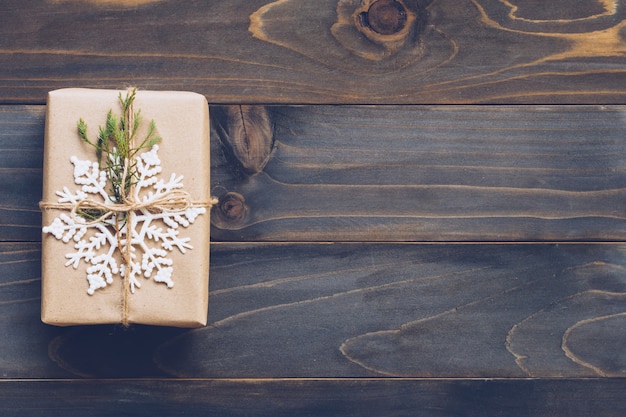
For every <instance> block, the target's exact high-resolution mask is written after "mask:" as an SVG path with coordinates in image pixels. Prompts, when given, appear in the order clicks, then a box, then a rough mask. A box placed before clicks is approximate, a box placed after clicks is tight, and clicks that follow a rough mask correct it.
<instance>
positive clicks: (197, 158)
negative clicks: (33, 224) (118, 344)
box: [41, 88, 210, 327]
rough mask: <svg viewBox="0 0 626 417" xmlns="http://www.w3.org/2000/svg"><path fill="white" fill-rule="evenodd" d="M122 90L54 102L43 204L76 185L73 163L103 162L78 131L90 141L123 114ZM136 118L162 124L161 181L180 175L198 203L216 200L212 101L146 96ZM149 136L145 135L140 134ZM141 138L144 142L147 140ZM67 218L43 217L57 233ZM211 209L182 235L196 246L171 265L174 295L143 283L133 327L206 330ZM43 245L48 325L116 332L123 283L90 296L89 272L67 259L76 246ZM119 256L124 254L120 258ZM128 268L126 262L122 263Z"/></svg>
mask: <svg viewBox="0 0 626 417" xmlns="http://www.w3.org/2000/svg"><path fill="white" fill-rule="evenodd" d="M120 92H121V93H122V94H123V95H125V94H126V92H125V91H115V90H92V89H78V88H76V89H75V88H69V89H61V90H56V91H52V92H50V93H49V95H48V103H47V116H46V133H45V146H44V171H43V174H44V180H43V198H42V201H43V202H53V203H55V202H57V200H58V196H57V195H56V194H55V193H56V191H58V190H62V189H63V187H68V188H69V189H70V190H71V191H74V190H76V189H79V187H80V186H78V185H76V184H75V183H74V176H73V170H74V166H73V165H72V164H71V162H70V158H71V157H72V156H76V157H78V159H82V160H91V161H96V160H97V159H96V156H95V149H94V148H93V147H92V146H90V145H88V144H85V143H84V142H82V141H81V140H80V138H79V136H78V134H77V128H76V124H77V122H78V120H79V118H81V117H82V118H83V119H84V120H85V121H86V123H87V126H88V137H89V138H96V137H97V135H98V127H99V126H103V125H104V123H105V121H106V114H107V112H108V111H109V110H110V109H113V113H114V114H118V115H120V114H121V108H120V105H119V100H118V96H119V94H120ZM134 109H135V111H137V110H141V115H142V119H143V122H142V126H144V127H145V126H148V124H149V122H150V120H154V121H155V123H156V126H157V133H158V134H159V136H161V138H162V140H161V141H160V142H159V152H158V155H159V158H160V160H161V167H162V169H163V171H162V172H161V173H160V174H159V178H160V179H164V180H167V179H169V177H170V176H171V175H172V173H175V174H177V175H183V176H184V179H183V184H184V189H185V190H186V191H187V192H189V193H190V194H191V197H192V199H193V200H194V201H208V199H209V196H210V191H209V189H210V180H209V172H210V162H209V161H210V158H209V152H210V144H209V114H208V104H207V102H206V99H205V98H204V96H201V95H199V94H195V93H187V92H157V91H141V90H140V91H138V92H137V97H136V100H135V103H134ZM140 133H141V131H140ZM140 137H141V136H140ZM61 212H62V210H58V209H45V210H43V213H42V215H43V220H42V221H43V224H44V225H49V224H51V223H52V221H53V220H54V218H56V217H58V216H59V214H60V213H61ZM209 214H210V209H209V208H207V212H206V213H205V214H202V215H200V216H199V217H198V218H197V219H196V220H195V222H194V223H193V224H191V225H190V226H189V227H186V228H185V227H182V226H181V227H179V229H181V235H182V236H185V237H189V238H191V241H190V244H191V245H192V246H193V249H191V250H187V251H186V253H185V254H182V253H180V252H179V251H178V249H176V248H174V249H173V250H172V251H171V252H169V254H168V257H170V258H171V259H172V260H173V268H174V273H173V277H172V279H173V281H174V286H173V287H172V288H167V286H166V285H165V284H163V283H156V282H154V281H153V280H152V278H149V279H148V278H143V276H142V277H140V279H141V288H138V289H136V290H135V292H134V293H133V294H130V295H129V298H128V305H129V311H128V319H129V320H128V321H129V323H138V324H149V325H160V326H175V327H200V326H204V325H206V321H207V311H208V280H209V233H210V219H209ZM42 238H43V242H42V313H41V316H42V320H43V321H44V322H45V323H48V324H53V325H58V326H68V325H83V324H110V323H121V322H122V321H123V308H122V297H123V293H124V289H123V284H122V278H121V277H119V276H118V275H115V276H114V282H113V283H112V284H110V285H108V286H107V287H106V288H102V289H98V290H96V291H95V293H94V294H93V295H88V294H87V288H88V286H89V285H88V283H87V279H86V268H87V266H88V265H87V264H86V263H85V262H84V261H81V264H80V266H79V267H78V269H74V268H73V267H72V266H65V263H66V261H67V259H66V254H67V253H70V252H73V251H74V249H73V244H74V242H73V241H70V242H68V243H64V242H63V241H62V240H57V239H56V238H55V237H54V236H53V235H51V234H48V233H44V234H43V236H42ZM117 255H119V253H117V251H116V256H117ZM119 259H120V260H119V263H121V257H120V258H119Z"/></svg>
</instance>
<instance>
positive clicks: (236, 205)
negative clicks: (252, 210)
mask: <svg viewBox="0 0 626 417" xmlns="http://www.w3.org/2000/svg"><path fill="white" fill-rule="evenodd" d="M245 201H246V200H245V198H244V197H243V196H242V195H241V194H239V193H234V192H229V193H226V194H224V195H223V196H222V197H220V199H219V202H218V203H217V215H218V216H219V217H220V219H221V220H223V221H226V222H228V223H240V222H242V221H243V220H244V219H245V217H246V213H247V211H248V208H247V207H246V205H245Z"/></svg>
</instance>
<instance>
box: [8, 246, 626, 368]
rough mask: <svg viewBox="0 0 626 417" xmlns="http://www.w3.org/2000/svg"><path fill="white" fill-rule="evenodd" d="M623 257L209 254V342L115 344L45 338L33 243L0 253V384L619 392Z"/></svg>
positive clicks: (158, 336) (225, 250) (625, 320)
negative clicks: (601, 387)
mask: <svg viewBox="0 0 626 417" xmlns="http://www.w3.org/2000/svg"><path fill="white" fill-rule="evenodd" d="M625 252H626V246H624V245H621V244H595V245H590V244H569V245H563V244H561V245H546V244H537V245H531V244H526V245H498V244H497V245H494V244H490V245H478V244H475V245H471V244H463V245H437V244H434V245H432V244H431V245H424V244H421V245H415V244H282V245H279V244H223V243H221V244H214V245H213V247H212V253H211V256H212V263H211V284H210V307H209V310H210V312H209V325H208V326H207V327H206V328H201V329H196V330H185V329H172V328H159V327H149V326H134V327H132V328H131V329H129V330H124V329H122V328H119V327H116V326H79V327H69V328H55V327H51V326H46V325H43V324H41V322H40V321H39V302H40V278H39V277H40V272H39V271H40V253H39V244H37V243H20V244H18V243H13V244H9V243H4V244H1V245H0V280H1V282H0V285H1V286H2V289H3V291H2V301H1V302H0V312H1V313H2V316H3V318H4V320H2V322H1V323H0V334H2V335H3V337H2V338H1V339H0V351H2V353H3V355H2V356H1V357H0V374H1V375H3V377H4V378H31V379H32V378H38V379H46V378H60V377H77V376H78V377H89V378H98V377H99V378H124V377H126V378H128V377H166V376H170V377H182V378H198V377H200V378H250V379H253V378H356V377H363V378H369V377H411V378H415V377H418V378H426V377H437V378H525V377H533V378H540V377H548V378H595V377H620V378H624V377H626V357H625V356H624V349H623V347H624V346H625V343H626V334H625V332H624V331H623V329H624V327H625V326H626V266H625V265H624V253H625ZM76 285H81V283H77V284H76Z"/></svg>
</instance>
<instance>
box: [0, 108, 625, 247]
mask: <svg viewBox="0 0 626 417" xmlns="http://www.w3.org/2000/svg"><path fill="white" fill-rule="evenodd" d="M212 109H213V110H212V111H213V113H214V114H220V112H219V111H218V110H219V109H218V108H217V107H212ZM43 111H44V109H43V107H40V106H34V107H21V106H2V107H1V108H0V127H1V128H0V132H2V134H1V135H0V148H1V149H2V152H0V154H1V155H2V157H0V191H1V192H2V194H3V196H4V202H3V203H2V205H1V206H0V213H1V214H2V217H1V219H2V221H0V223H1V224H0V239H1V240H3V241H39V239H40V224H41V223H40V222H41V220H40V215H39V212H38V208H37V204H38V202H39V200H40V198H41V180H40V176H41V164H42V142H43V139H42V135H43V123H44V115H43ZM625 111H626V108H625V107H623V106H601V107H599V106H574V107H567V106H510V107H507V106H499V107H490V106H480V107H478V106H469V107H429V106H403V107H386V106H385V107H383V106H379V107H376V106H374V107H372V106H357V107H350V106H332V107H330V106H303V107H291V106H284V107H283V106H279V107H270V108H269V112H268V114H269V118H270V119H269V123H271V125H272V126H273V130H272V131H273V135H274V136H273V138H272V140H270V141H267V140H266V139H267V134H268V133H266V134H263V135H260V138H257V139H256V140H260V141H265V142H263V143H264V145H263V146H272V148H268V149H267V154H269V159H268V160H267V161H264V160H262V159H263V158H265V156H264V155H266V154H265V153H263V152H262V150H258V149H257V152H260V153H259V154H258V156H257V158H261V160H262V161H261V162H262V164H261V165H259V166H258V167H256V168H250V167H249V168H248V169H243V168H242V167H241V164H240V163H239V161H238V160H236V159H235V158H234V156H233V155H234V153H233V152H231V151H229V150H228V147H227V146H225V144H226V145H229V146H230V145H231V144H230V142H228V141H225V140H221V139H224V136H223V134H222V136H220V134H218V132H217V131H216V130H215V131H213V133H212V139H211V140H212V160H211V165H212V187H213V188H212V192H213V193H214V194H215V195H217V196H220V197H221V198H222V202H221V204H220V206H219V208H218V209H217V210H216V211H215V212H214V213H213V214H214V215H213V217H212V221H213V224H214V229H213V234H212V237H213V238H214V239H217V240H227V241H520V240H526V241H546V240H549V241H572V240H573V241H589V240H600V241H610V240H623V239H624V237H625V236H626V222H625V221H624V219H625V215H624V213H625V212H626V208H625V207H624V201H626V200H625V199H624V196H625V193H626V191H625V190H626V189H625V188H624V184H625V180H626V162H625V161H626V160H625V159H624V158H623V156H622V155H624V154H625V153H626V141H624V131H625V128H626V126H625V125H626V119H625V118H624V114H625ZM213 125H214V126H215V127H216V129H217V127H218V126H219V120H218V121H215V123H214V124H213ZM231 139H232V138H231ZM244 142H245V141H244ZM248 143H252V144H254V143H256V142H254V141H248ZM270 152H271V153H270ZM258 163H260V162H258ZM265 163H266V165H265ZM68 166H69V164H68ZM251 169H252V173H250V170H251ZM255 170H257V171H260V172H256V171H255ZM229 193H230V194H229ZM244 200H245V201H244Z"/></svg>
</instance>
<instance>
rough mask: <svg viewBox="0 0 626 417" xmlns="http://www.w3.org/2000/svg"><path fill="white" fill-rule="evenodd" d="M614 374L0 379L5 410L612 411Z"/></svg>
mask: <svg viewBox="0 0 626 417" xmlns="http://www.w3.org/2000/svg"><path fill="white" fill-rule="evenodd" d="M625 386H626V384H625V383H624V381H623V380H533V379H531V380H507V381H502V380H397V379H391V380H390V379H378V378H377V379H358V380H345V379H339V380H337V379H320V380H297V379H296V380H292V379H288V380H202V379H200V380H182V381H172V380H166V381H164V380H138V381H136V380H131V381H123V380H106V381H100V380H97V381H93V380H91V381H85V380H70V381H4V382H0V413H1V414H2V415H3V416H6V417H23V416H41V415H44V416H63V417H83V416H85V415H89V416H96V417H117V416H120V415H123V416H154V415H158V416H163V417H169V416H180V415H185V416H198V417H204V416H220V417H243V416H255V417H256V416H258V417H264V416H267V417H293V416H337V417H339V416H340V417H361V416H364V415H376V416H385V417H399V416H415V415H419V416H429V417H430V416H432V417H502V416H507V417H508V416H520V417H526V416H533V417H554V416H568V417H588V416H602V417H622V416H623V415H624V413H626V407H625V404H624V401H623V399H622V398H623V393H624V388H625Z"/></svg>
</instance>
